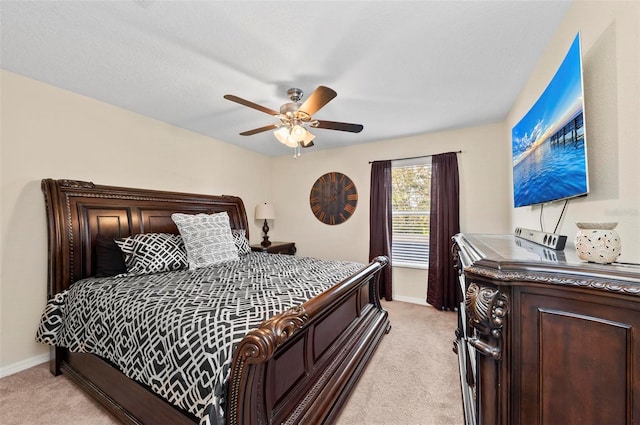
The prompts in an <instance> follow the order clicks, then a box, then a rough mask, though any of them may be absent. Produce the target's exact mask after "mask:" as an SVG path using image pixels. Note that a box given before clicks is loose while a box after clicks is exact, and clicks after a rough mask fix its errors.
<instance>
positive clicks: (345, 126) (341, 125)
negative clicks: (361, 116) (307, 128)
mask: <svg viewBox="0 0 640 425" xmlns="http://www.w3.org/2000/svg"><path fill="white" fill-rule="evenodd" d="M312 127H315V128H326V129H327V130H340V131H348V132H350V133H360V132H361V131H362V129H363V128H364V126H363V125H362V124H350V123H348V122H336V121H320V120H318V124H316V125H312Z"/></svg>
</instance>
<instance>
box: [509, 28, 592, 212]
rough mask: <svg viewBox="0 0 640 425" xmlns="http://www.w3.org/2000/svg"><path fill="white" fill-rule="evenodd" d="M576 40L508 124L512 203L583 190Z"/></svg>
mask: <svg viewBox="0 0 640 425" xmlns="http://www.w3.org/2000/svg"><path fill="white" fill-rule="evenodd" d="M583 110H584V102H583V98H582V69H581V62H580V39H579V35H578V36H576V38H575V40H574V41H573V44H572V45H571V48H570V49H569V52H568V53H567V55H566V57H565V59H564V60H563V62H562V64H561V65H560V67H559V68H558V71H557V72H556V74H555V75H554V77H553V79H552V80H551V82H550V83H549V85H548V86H547V88H546V89H545V91H544V92H543V93H542V95H541V96H540V98H539V99H538V100H537V101H536V103H535V104H534V105H533V106H532V107H531V109H530V110H529V112H528V113H527V114H526V115H525V116H524V117H523V118H522V119H521V120H520V122H518V124H516V126H515V127H513V129H512V153H513V198H514V205H515V207H521V206H525V205H534V204H540V203H544V202H550V201H554V200H558V199H565V198H570V197H574V196H580V195H584V194H586V193H587V192H588V183H587V155H586V140H585V132H584V111H583Z"/></svg>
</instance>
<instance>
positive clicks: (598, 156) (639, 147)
mask: <svg viewBox="0 0 640 425" xmlns="http://www.w3.org/2000/svg"><path fill="white" fill-rule="evenodd" d="M577 32H580V33H581V38H582V57H583V75H584V98H585V111H584V114H585V129H586V130H585V131H586V136H587V156H588V166H589V184H590V193H589V195H588V196H587V197H585V198H578V199H573V200H571V201H569V204H568V207H567V211H566V215H565V217H564V219H563V221H562V222H561V225H560V227H559V229H558V231H557V232H558V233H561V234H564V235H567V236H568V239H569V242H568V249H574V248H575V246H574V244H573V239H574V237H575V235H576V231H577V228H576V226H575V223H576V222H618V223H619V224H618V226H617V228H616V230H617V232H618V233H619V234H620V238H621V241H622V255H621V256H620V257H619V258H618V261H621V262H635V263H640V172H639V171H638V164H639V163H640V119H639V117H640V78H638V76H639V75H640V3H639V2H635V1H628V2H619V1H607V2H604V1H582V0H578V1H575V2H574V3H573V4H572V6H571V7H570V8H569V10H568V12H567V15H566V17H565V19H564V21H563V23H562V24H561V25H560V27H559V30H558V31H557V33H556V34H555V36H554V38H553V40H552V41H551V43H549V46H548V47H547V49H546V51H545V52H544V54H543V55H542V57H541V59H540V61H539V63H538V64H537V66H536V68H535V69H534V71H533V73H532V74H531V77H530V79H529V80H528V82H527V84H526V86H525V87H524V90H523V91H522V93H521V94H520V96H519V98H518V99H517V101H516V103H515V104H514V106H513V109H512V110H511V113H510V114H509V116H508V117H507V120H506V125H505V132H506V133H505V136H504V137H503V138H504V139H505V140H510V137H511V128H512V127H513V126H514V125H515V124H516V123H517V122H518V121H519V119H520V118H521V117H522V116H523V115H524V114H525V113H526V112H527V111H528V110H529V108H530V107H531V105H532V104H533V103H534V102H535V101H536V100H537V98H538V96H540V93H541V92H542V90H544V88H545V87H546V85H547V84H548V82H549V81H550V80H551V78H552V77H553V74H554V73H555V71H556V69H557V67H558V66H559V64H560V62H561V61H562V59H563V57H564V55H565V54H566V52H567V50H568V49H569V45H570V44H571V41H572V40H573V38H574V37H575V35H576V33H577ZM509 178H510V179H511V178H512V175H511V172H510V173H509ZM562 205H563V203H562V202H560V203H556V204H548V205H545V206H544V209H543V212H544V213H543V220H544V223H545V230H547V231H553V228H554V227H555V223H556V221H557V220H558V217H560V213H561V210H562ZM510 215H511V220H512V223H513V226H522V227H526V228H531V229H539V228H540V225H539V217H540V207H539V206H536V207H521V208H513V200H511V214H510Z"/></svg>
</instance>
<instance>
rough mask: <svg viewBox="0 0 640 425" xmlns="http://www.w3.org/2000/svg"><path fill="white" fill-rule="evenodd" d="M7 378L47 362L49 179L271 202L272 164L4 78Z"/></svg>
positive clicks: (256, 229) (1, 355) (0, 363)
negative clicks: (42, 321) (43, 340)
mask: <svg viewBox="0 0 640 425" xmlns="http://www.w3.org/2000/svg"><path fill="white" fill-rule="evenodd" d="M0 77H1V90H2V100H1V102H2V103H1V114H2V115H1V121H2V129H1V140H2V150H1V153H0V161H1V166H2V168H1V172H0V183H1V186H2V192H1V207H0V214H1V218H0V223H1V228H0V230H1V236H0V258H1V261H0V263H1V264H2V268H1V269H0V376H5V375H8V374H11V373H13V372H15V371H18V370H22V369H24V368H27V367H30V366H32V365H35V364H38V363H41V362H44V361H46V360H48V349H47V347H46V346H44V345H41V344H37V343H36V342H35V341H34V336H35V331H36V327H37V325H38V319H39V317H40V314H41V312H42V309H43V307H44V305H45V302H46V299H47V294H46V280H47V245H46V223H45V214H44V212H45V210H44V201H43V196H42V193H41V191H40V180H41V179H42V178H46V177H51V178H70V179H78V180H89V181H93V182H95V183H99V184H106V185H115V186H130V187H141V188H149V189H161V190H173V191H183V192H193V193H206V194H233V195H238V196H240V197H241V198H242V199H243V200H244V202H245V206H246V209H247V214H248V217H249V222H250V225H253V227H252V228H251V229H250V235H251V239H252V242H257V241H259V240H260V226H259V225H257V224H255V225H254V223H255V222H254V220H253V219H252V217H253V207H254V206H255V204H256V203H258V202H262V201H264V200H266V199H268V198H270V190H271V186H270V184H269V182H268V181H265V180H263V179H258V178H255V176H256V175H261V174H268V173H269V170H270V159H269V158H268V157H265V156H263V155H260V154H257V153H254V152H250V151H247V150H245V149H242V148H238V147H235V146H233V145H229V144H226V143H223V142H220V141H217V140H214V139H211V138H208V137H204V136H201V135H198V134H195V133H192V132H189V131H186V130H183V129H180V128H177V127H173V126H171V125H168V124H166V123H162V122H159V121H155V120H152V119H149V118H145V117H142V116H140V115H137V114H134V113H132V112H128V111H125V110H122V109H119V108H116V107H114V106H111V105H108V104H105V103H101V102H98V101H96V100H93V99H90V98H87V97H83V96H79V95H77V94H74V93H71V92H68V91H64V90H61V89H58V88H55V87H52V86H49V85H46V84H42V83H39V82H37V81H34V80H31V79H28V78H24V77H22V76H19V75H16V74H13V73H10V72H6V71H2V74H0Z"/></svg>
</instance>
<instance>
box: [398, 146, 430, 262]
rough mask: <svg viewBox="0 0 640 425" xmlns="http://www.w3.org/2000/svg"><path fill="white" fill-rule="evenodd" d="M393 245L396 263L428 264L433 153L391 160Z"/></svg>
mask: <svg viewBox="0 0 640 425" xmlns="http://www.w3.org/2000/svg"><path fill="white" fill-rule="evenodd" d="M391 172H392V177H391V179H392V228H393V236H392V245H391V256H392V261H393V264H394V265H400V266H402V265H404V266H410V267H424V268H426V267H427V266H428V264H429V212H430V209H431V203H430V198H431V196H430V194H431V193H430V192H431V157H424V158H418V159H411V160H399V161H393V162H392V170H391Z"/></svg>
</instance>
